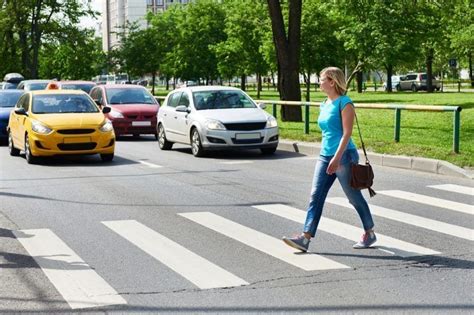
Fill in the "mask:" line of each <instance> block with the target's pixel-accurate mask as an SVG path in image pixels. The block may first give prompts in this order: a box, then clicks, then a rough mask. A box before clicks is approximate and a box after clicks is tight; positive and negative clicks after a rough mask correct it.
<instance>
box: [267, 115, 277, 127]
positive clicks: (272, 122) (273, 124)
mask: <svg viewBox="0 0 474 315" xmlns="http://www.w3.org/2000/svg"><path fill="white" fill-rule="evenodd" d="M275 127H278V123H277V120H276V119H275V117H273V116H268V118H267V125H266V126H265V128H275Z"/></svg>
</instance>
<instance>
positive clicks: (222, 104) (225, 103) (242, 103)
mask: <svg viewBox="0 0 474 315" xmlns="http://www.w3.org/2000/svg"><path fill="white" fill-rule="evenodd" d="M193 98H194V106H195V107H196V109H197V110H206V109H226V108H255V107H256V106H255V104H254V103H253V102H252V100H250V98H248V97H247V96H246V95H245V94H244V93H242V92H240V91H233V90H229V91H226V90H217V91H196V92H193Z"/></svg>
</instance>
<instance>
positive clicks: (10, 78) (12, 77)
mask: <svg viewBox="0 0 474 315" xmlns="http://www.w3.org/2000/svg"><path fill="white" fill-rule="evenodd" d="M24 79H25V78H24V77H23V76H22V75H21V74H19V73H15V72H12V73H7V74H6V75H5V76H4V77H3V84H2V89H3V90H8V89H16V87H17V86H18V83H20V82H21V81H23V80H24Z"/></svg>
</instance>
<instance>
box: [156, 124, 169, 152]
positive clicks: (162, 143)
mask: <svg viewBox="0 0 474 315" xmlns="http://www.w3.org/2000/svg"><path fill="white" fill-rule="evenodd" d="M158 146H159V147H160V149H161V150H170V149H171V147H172V146H173V142H169V141H168V140H166V134H165V127H163V125H162V124H159V125H158Z"/></svg>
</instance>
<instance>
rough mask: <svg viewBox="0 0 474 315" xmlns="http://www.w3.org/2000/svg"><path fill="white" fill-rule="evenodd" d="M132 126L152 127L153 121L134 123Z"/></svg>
mask: <svg viewBox="0 0 474 315" xmlns="http://www.w3.org/2000/svg"><path fill="white" fill-rule="evenodd" d="M132 126H151V121H132Z"/></svg>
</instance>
